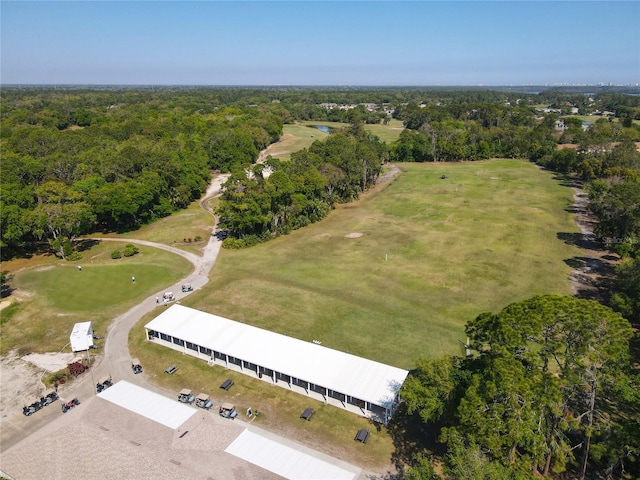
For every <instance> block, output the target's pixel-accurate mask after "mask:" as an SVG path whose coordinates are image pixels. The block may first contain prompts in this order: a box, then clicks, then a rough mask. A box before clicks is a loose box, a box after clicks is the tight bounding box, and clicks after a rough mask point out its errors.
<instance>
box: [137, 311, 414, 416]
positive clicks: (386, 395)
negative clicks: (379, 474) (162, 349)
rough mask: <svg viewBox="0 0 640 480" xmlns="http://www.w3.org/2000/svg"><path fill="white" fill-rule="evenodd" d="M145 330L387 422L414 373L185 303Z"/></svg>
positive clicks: (151, 335)
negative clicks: (189, 306) (405, 384)
mask: <svg viewBox="0 0 640 480" xmlns="http://www.w3.org/2000/svg"><path fill="white" fill-rule="evenodd" d="M145 329H146V335H147V339H148V340H150V341H153V342H156V343H158V344H160V345H164V346H166V347H169V348H173V349H174V350H178V351H179V352H182V353H184V354H188V355H192V356H194V357H197V358H201V359H203V360H206V361H207V362H209V364H213V365H221V366H223V367H225V368H228V369H231V370H234V371H237V372H241V373H244V374H246V375H250V376H253V377H256V378H259V379H261V380H263V381H265V382H269V383H271V384H274V385H278V386H280V387H283V388H287V389H289V390H291V391H294V392H297V393H300V394H302V395H307V396H309V397H312V398H315V399H317V400H320V401H322V402H325V403H328V404H331V405H335V406H337V407H340V408H343V409H345V410H349V411H351V412H354V413H357V414H359V415H362V416H365V417H370V418H372V419H374V420H376V421H379V422H381V423H385V424H386V423H387V422H388V421H389V419H390V418H391V416H392V415H393V413H394V412H395V410H396V408H397V406H398V404H399V401H400V399H399V397H398V390H399V389H400V387H401V386H402V384H403V383H404V381H405V379H406V378H407V375H408V373H409V372H408V371H407V370H403V369H401V368H396V367H392V366H390V365H385V364H383V363H379V362H374V361H372V360H367V359H366V358H362V357H357V356H355V355H351V354H348V353H344V352H339V351H337V350H333V349H330V348H326V347H323V346H321V345H318V344H315V343H312V342H305V341H303V340H298V339H296V338H291V337H288V336H286V335H280V334H278V333H274V332H270V331H268V330H263V329H261V328H257V327H253V326H251V325H246V324H244V323H240V322H235V321H233V320H229V319H227V318H223V317H219V316H217V315H212V314H209V313H205V312H201V311H199V310H195V309H192V308H188V307H184V306H182V305H173V306H172V307H170V308H168V309H166V310H165V311H164V312H163V313H162V314H161V315H159V316H157V317H156V318H155V319H153V320H152V321H150V322H149V323H148V324H147V325H145Z"/></svg>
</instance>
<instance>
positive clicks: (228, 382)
mask: <svg viewBox="0 0 640 480" xmlns="http://www.w3.org/2000/svg"><path fill="white" fill-rule="evenodd" d="M232 386H233V380H231V379H230V378H227V379H226V380H225V381H224V382H222V385H220V388H222V389H223V390H229V389H230V388H231V387H232Z"/></svg>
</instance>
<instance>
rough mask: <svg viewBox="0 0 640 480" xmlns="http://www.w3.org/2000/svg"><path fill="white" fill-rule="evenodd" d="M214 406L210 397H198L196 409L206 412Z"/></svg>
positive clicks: (204, 395) (203, 394)
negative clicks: (202, 409)
mask: <svg viewBox="0 0 640 480" xmlns="http://www.w3.org/2000/svg"><path fill="white" fill-rule="evenodd" d="M212 406H213V403H212V402H211V399H210V398H209V395H207V394H206V393H201V394H199V395H198V396H197V397H196V407H200V408H204V409H205V410H209V409H210V408H211V407H212Z"/></svg>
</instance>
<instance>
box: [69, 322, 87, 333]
mask: <svg viewBox="0 0 640 480" xmlns="http://www.w3.org/2000/svg"><path fill="white" fill-rule="evenodd" d="M90 330H91V322H80V323H76V324H74V325H73V330H72V331H71V335H73V336H83V335H89V332H90Z"/></svg>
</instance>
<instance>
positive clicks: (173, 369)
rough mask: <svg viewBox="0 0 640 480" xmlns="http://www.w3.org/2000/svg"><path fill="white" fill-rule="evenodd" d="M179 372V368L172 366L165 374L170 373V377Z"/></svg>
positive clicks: (166, 369) (165, 370)
mask: <svg viewBox="0 0 640 480" xmlns="http://www.w3.org/2000/svg"><path fill="white" fill-rule="evenodd" d="M176 370H178V367H177V366H175V365H170V366H168V367H167V368H165V369H164V373H168V374H169V375H173V374H174V373H176Z"/></svg>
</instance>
